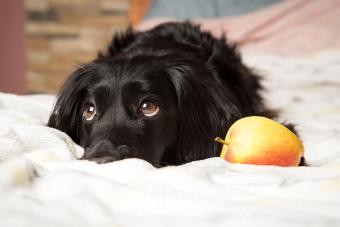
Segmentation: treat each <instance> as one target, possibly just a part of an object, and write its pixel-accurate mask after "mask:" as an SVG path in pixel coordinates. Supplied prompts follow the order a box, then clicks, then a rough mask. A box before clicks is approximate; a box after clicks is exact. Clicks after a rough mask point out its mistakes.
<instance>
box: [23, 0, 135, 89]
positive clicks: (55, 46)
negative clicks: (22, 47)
mask: <svg viewBox="0 0 340 227" xmlns="http://www.w3.org/2000/svg"><path fill="white" fill-rule="evenodd" d="M128 3H129V2H128V0H26V1H25V8H26V14H27V24H26V33H27V55H28V56H27V57H28V72H27V90H28V92H30V93H55V92H56V91H57V90H58V89H59V87H60V86H61V84H62V83H63V82H64V80H65V79H66V78H67V76H68V75H69V74H70V73H71V72H72V71H73V70H74V69H75V68H76V65H77V64H79V63H85V62H87V61H90V60H92V59H93V58H94V57H95V56H96V54H97V52H98V50H101V49H103V48H105V46H106V45H107V44H108V42H109V41H110V39H111V36H112V33H114V32H117V31H119V30H122V29H124V28H126V27H127V25H128V6H129V4H128Z"/></svg>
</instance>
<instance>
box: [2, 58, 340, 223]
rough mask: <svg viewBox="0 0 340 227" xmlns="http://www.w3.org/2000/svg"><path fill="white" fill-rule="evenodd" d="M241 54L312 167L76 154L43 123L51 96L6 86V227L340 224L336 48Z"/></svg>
mask: <svg viewBox="0 0 340 227" xmlns="http://www.w3.org/2000/svg"><path fill="white" fill-rule="evenodd" d="M245 61H246V63H247V64H248V65H250V66H252V67H254V68H255V69H256V70H257V71H259V73H260V74H262V75H263V77H264V81H263V82H264V85H265V87H266V89H267V90H266V91H264V96H265V97H267V102H268V104H269V105H270V106H272V107H275V108H281V109H282V110H283V114H282V119H285V120H289V121H290V122H293V123H295V124H297V128H298V130H299V132H300V135H301V137H302V140H303V142H304V145H305V157H306V160H307V162H308V163H309V164H310V166H309V167H291V168H283V167H274V166H254V165H241V164H230V163H227V162H226V161H224V160H222V159H220V158H210V159H206V160H202V161H196V162H192V163H188V164H185V165H182V166H177V167H166V168H161V169H156V168H154V167H152V166H151V165H150V164H149V163H147V162H145V161H142V160H138V159H127V160H123V161H117V162H113V163H108V164H102V165H98V164H96V163H93V162H89V161H80V160H76V158H77V157H80V156H81V155H82V153H83V150H82V148H80V147H79V146H77V145H76V144H75V143H73V142H72V140H71V139H70V138H69V137H68V136H67V135H65V134H64V133H62V132H59V131H57V130H54V129H51V128H48V127H46V126H45V124H46V122H47V118H48V115H49V113H50V109H51V108H52V105H53V100H54V97H53V96H15V95H10V94H3V93H0V129H1V130H0V161H1V163H0V201H1V202H0V226H6V227H8V226H44V227H45V226H129V227H131V226H147V227H150V226H223V227H224V226H252V227H253V226H271V227H272V226H307V225H308V226H339V225H340V216H339V210H340V129H339V125H340V98H339V97H338V96H339V95H340V52H323V53H319V54H318V55H312V56H309V57H306V58H289V59H287V58H283V57H278V56H269V55H267V56H264V55H252V56H250V55H249V56H246V58H245Z"/></svg>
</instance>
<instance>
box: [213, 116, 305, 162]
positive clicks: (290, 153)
mask: <svg viewBox="0 0 340 227" xmlns="http://www.w3.org/2000/svg"><path fill="white" fill-rule="evenodd" d="M215 141H216V142H219V143H222V144H223V147H222V152H221V158H223V159H225V160H227V161H228V162H232V163H242V164H256V165H276V166H298V165H299V163H300V160H301V158H302V156H303V152H304V148H303V144H302V143H301V141H300V140H299V138H298V137H297V136H296V135H295V134H294V133H293V132H292V131H290V130H289V129H288V128H286V127H285V126H283V125H282V124H280V123H278V122H276V121H273V120H271V119H269V118H266V117H260V116H250V117H245V118H241V119H239V120H238V121H236V122H235V123H234V124H233V125H232V126H231V127H230V128H229V130H228V132H227V135H226V137H225V140H223V139H221V138H219V137H217V138H216V139H215Z"/></svg>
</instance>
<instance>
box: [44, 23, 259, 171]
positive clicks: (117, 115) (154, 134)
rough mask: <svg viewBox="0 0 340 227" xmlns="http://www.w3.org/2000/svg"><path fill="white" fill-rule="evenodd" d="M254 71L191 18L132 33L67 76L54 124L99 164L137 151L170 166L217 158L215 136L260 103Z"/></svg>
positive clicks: (143, 155) (232, 50)
mask: <svg viewBox="0 0 340 227" xmlns="http://www.w3.org/2000/svg"><path fill="white" fill-rule="evenodd" d="M226 61H228V63H226ZM221 73H224V74H229V75H225V78H223V76H221ZM247 73H249V72H248V70H247V68H245V67H244V66H243V65H242V64H241V62H240V60H239V59H238V57H237V54H236V53H235V51H234V49H233V48H231V47H228V46H227V45H226V44H225V42H224V40H216V39H213V38H212V37H211V36H210V35H209V34H207V33H201V32H200V31H199V29H198V28H197V27H194V26H191V25H190V24H168V25H163V26H160V27H158V28H155V29H154V30H151V31H149V32H132V31H128V32H127V33H126V34H125V35H123V36H120V37H115V38H114V39H113V41H112V43H111V45H110V46H109V49H108V51H107V52H106V53H104V54H99V56H98V58H97V59H96V60H94V61H93V62H91V63H89V64H87V65H83V66H82V67H80V68H79V69H78V70H76V71H75V72H74V73H73V74H72V75H71V76H70V77H69V78H68V80H67V81H66V82H65V84H64V85H63V88H62V89H61V91H60V93H59V95H58V99H57V102H56V104H55V107H54V110H53V112H52V115H51V117H50V119H49V123H48V125H49V126H51V127H54V128H57V129H60V130H61V131H64V132H66V133H67V134H69V135H70V136H71V137H72V139H73V140H74V141H75V142H77V143H79V144H80V145H81V146H83V147H84V148H85V154H84V158H85V159H90V160H95V161H97V162H108V161H114V160H120V159H123V158H128V157H136V158H142V159H145V160H147V161H149V162H150V163H152V164H153V165H155V166H163V165H167V164H180V163H184V162H188V161H192V160H198V159H203V158H207V157H212V156H215V155H216V154H217V152H218V150H219V149H220V147H219V146H220V145H218V144H215V143H214V138H215V136H223V134H224V133H225V130H226V129H227V127H228V126H230V125H231V124H232V123H233V122H234V121H235V120H237V119H238V118H240V117H242V116H244V115H247V114H248V112H249V113H250V112H252V111H253V109H254V108H255V107H254V106H256V105H258V106H260V105H261V103H260V98H259V97H258V95H257V93H256V92H257V89H258V88H259V85H258V83H257V80H255V78H254V79H251V78H250V79H249V80H248V81H242V80H244V77H245V76H246V74H247ZM228 85H231V86H230V88H228ZM250 88H251V89H252V90H251V91H250ZM248 90H249V91H248ZM250 96H253V97H251V98H250ZM256 101H258V103H257V104H256V103H255V102H256Z"/></svg>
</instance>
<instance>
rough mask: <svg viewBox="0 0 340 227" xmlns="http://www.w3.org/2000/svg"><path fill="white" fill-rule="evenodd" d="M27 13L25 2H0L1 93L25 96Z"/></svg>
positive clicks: (21, 0)
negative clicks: (25, 27)
mask: <svg viewBox="0 0 340 227" xmlns="http://www.w3.org/2000/svg"><path fill="white" fill-rule="evenodd" d="M24 26H25V11H24V2H23V0H15V1H13V0H1V2H0V30H1V35H0V92H11V93H16V94H24V93H25V92H26V88H25V71H26V57H25V32H24V31H25V30H24Z"/></svg>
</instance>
